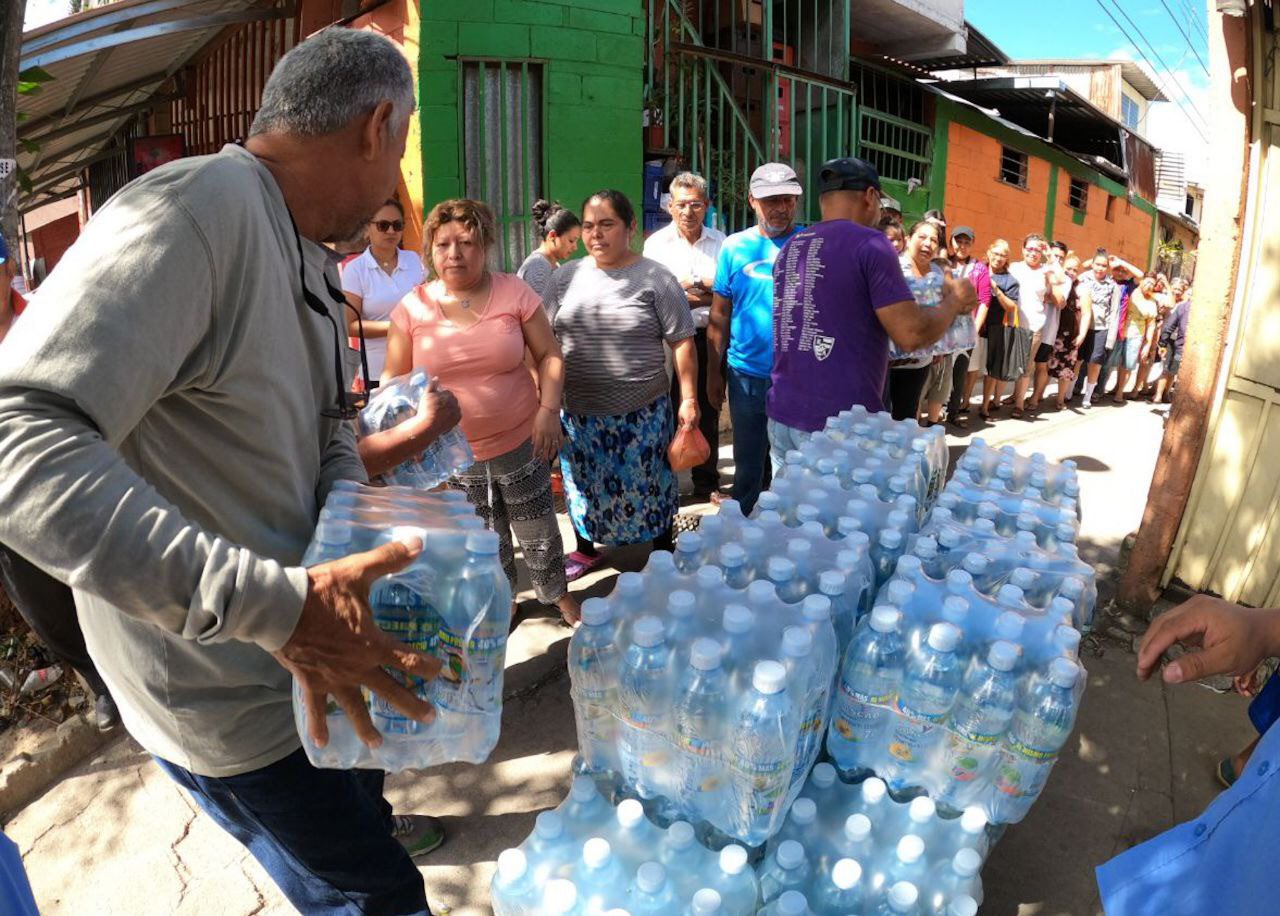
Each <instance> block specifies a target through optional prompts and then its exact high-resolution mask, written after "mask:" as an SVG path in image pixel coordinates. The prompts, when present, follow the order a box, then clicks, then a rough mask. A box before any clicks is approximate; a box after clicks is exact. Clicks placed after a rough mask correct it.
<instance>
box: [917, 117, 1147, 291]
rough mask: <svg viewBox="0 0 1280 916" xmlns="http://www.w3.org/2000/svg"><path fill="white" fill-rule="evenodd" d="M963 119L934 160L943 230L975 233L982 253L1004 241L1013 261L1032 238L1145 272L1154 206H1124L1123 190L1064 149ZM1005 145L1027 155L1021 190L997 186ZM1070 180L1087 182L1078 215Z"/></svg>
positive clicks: (952, 126) (949, 126)
mask: <svg viewBox="0 0 1280 916" xmlns="http://www.w3.org/2000/svg"><path fill="white" fill-rule="evenodd" d="M939 117H940V118H944V119H945V118H946V117H947V112H945V111H943V110H940V111H939ZM964 118H965V120H966V121H968V122H969V123H962V122H961V121H960V120H948V121H947V122H946V124H945V132H946V149H945V157H944V158H940V159H939V161H935V163H934V168H935V169H936V168H942V169H945V182H944V184H943V200H942V201H941V206H942V208H943V211H944V212H945V213H946V215H947V221H948V223H949V224H950V225H952V226H958V225H968V226H972V227H973V229H974V231H975V232H976V233H977V236H978V238H977V243H978V248H979V251H980V252H982V251H985V250H986V247H987V245H989V244H990V243H991V241H992V240H993V239H996V238H1004V239H1006V240H1007V241H1008V242H1009V244H1010V249H1011V253H1012V255H1013V257H1014V259H1015V260H1016V259H1017V258H1019V257H1020V254H1021V240H1022V238H1023V237H1024V236H1026V235H1028V234H1030V233H1032V232H1035V233H1038V234H1041V235H1047V236H1048V237H1049V238H1051V239H1061V240H1062V241H1065V242H1066V243H1067V244H1068V245H1069V246H1071V248H1072V249H1074V250H1075V251H1076V252H1077V253H1078V254H1080V255H1081V256H1085V257H1087V256H1089V255H1091V254H1093V252H1094V250H1095V249H1096V248H1099V247H1104V248H1106V249H1107V250H1108V251H1109V252H1111V253H1113V254H1118V255H1120V256H1121V257H1123V258H1125V259H1126V260H1129V261H1132V262H1133V263H1135V264H1137V265H1138V266H1139V267H1145V266H1146V265H1147V263H1148V261H1149V259H1150V257H1151V246H1152V242H1153V238H1154V235H1153V231H1154V225H1155V220H1156V216H1155V208H1154V206H1153V205H1151V204H1150V203H1149V202H1146V201H1142V200H1133V201H1131V200H1129V199H1128V197H1127V195H1126V193H1125V189H1124V188H1123V187H1121V186H1120V185H1118V184H1116V183H1115V182H1114V181H1111V180H1109V179H1107V178H1105V177H1104V176H1102V175H1101V174H1100V173H1098V172H1095V171H1092V170H1090V169H1088V168H1087V167H1086V166H1084V165H1083V164H1082V163H1078V162H1076V161H1075V160H1072V159H1071V158H1070V157H1069V156H1066V155H1065V154H1064V153H1062V151H1061V150H1057V149H1054V148H1052V147H1049V146H1047V144H1043V143H1040V142H1039V141H1038V140H1035V139H1034V138H1030V137H1026V136H1025V135H1022V134H1019V133H1017V132H1014V131H1010V130H1009V129H1008V128H1005V127H1003V125H999V124H998V123H997V122H994V121H989V119H987V120H988V124H989V127H987V129H984V126H986V125H983V124H982V123H981V121H982V120H983V119H984V116H982V115H981V114H979V113H976V112H974V113H970V112H965V113H964ZM1004 146H1010V147H1013V148H1016V149H1021V150H1022V151H1024V152H1026V153H1027V186H1026V188H1017V187H1014V186H1012V185H1009V184H1006V183H1005V182H1002V181H1000V180H999V176H1000V156H1001V148H1002V147H1004ZM1072 177H1077V178H1082V179H1084V180H1085V181H1087V182H1088V183H1089V195H1088V202H1087V205H1086V207H1085V212H1084V214H1083V215H1081V214H1079V213H1078V212H1077V211H1076V210H1074V209H1072V208H1071V207H1070V206H1069V205H1068V194H1069V193H1070V184H1071V181H1070V179H1071V178H1072ZM1109 197H1114V198H1115V200H1114V202H1113V203H1112V205H1111V219H1107V200H1108V198H1109ZM933 205H934V206H939V202H938V201H936V200H935V201H934V202H933Z"/></svg>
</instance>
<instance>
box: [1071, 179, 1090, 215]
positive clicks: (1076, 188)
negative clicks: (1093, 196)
mask: <svg viewBox="0 0 1280 916" xmlns="http://www.w3.org/2000/svg"><path fill="white" fill-rule="evenodd" d="M1067 206H1069V207H1070V208H1071V209H1072V210H1079V211H1080V212H1081V213H1083V212H1084V211H1085V210H1087V209H1088V207H1089V182H1087V181H1085V180H1084V179H1083V178H1072V179H1071V184H1070V186H1068V188H1067Z"/></svg>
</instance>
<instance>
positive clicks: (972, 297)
mask: <svg viewBox="0 0 1280 916" xmlns="http://www.w3.org/2000/svg"><path fill="white" fill-rule="evenodd" d="M942 273H943V277H944V279H943V281H942V304H943V305H946V306H947V307H949V308H950V309H951V314H953V315H963V314H964V313H965V312H972V311H973V310H974V309H976V308H977V307H978V291H977V290H976V289H974V288H973V284H972V283H970V282H969V280H968V279H967V278H965V277H956V276H954V275H953V274H952V273H951V268H950V267H945V268H943V271H942Z"/></svg>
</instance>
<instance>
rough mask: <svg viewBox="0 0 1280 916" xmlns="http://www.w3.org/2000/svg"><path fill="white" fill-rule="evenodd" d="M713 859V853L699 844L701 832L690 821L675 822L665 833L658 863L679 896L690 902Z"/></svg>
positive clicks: (700, 885)
mask: <svg viewBox="0 0 1280 916" xmlns="http://www.w3.org/2000/svg"><path fill="white" fill-rule="evenodd" d="M710 860H711V853H710V852H709V851H707V850H706V849H704V848H703V847H702V846H700V845H699V844H698V838H697V833H696V832H695V831H694V829H693V826H692V825H691V824H690V823H689V822H688V821H675V822H673V823H672V824H671V826H669V827H668V828H667V829H666V830H665V831H664V832H663V836H662V844H661V846H659V848H658V861H659V862H661V863H662V865H663V867H664V868H666V870H667V875H668V877H669V878H670V879H671V881H672V883H673V884H674V885H675V889H676V896H677V897H679V898H681V899H686V898H688V897H689V896H690V895H691V894H692V893H693V892H694V891H695V890H697V889H698V888H700V887H702V883H703V881H704V880H705V877H706V871H707V869H708V868H709V867H710V865H711V861H710Z"/></svg>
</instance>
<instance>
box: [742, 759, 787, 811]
mask: <svg viewBox="0 0 1280 916" xmlns="http://www.w3.org/2000/svg"><path fill="white" fill-rule="evenodd" d="M734 767H735V768H736V769H737V770H738V772H739V773H740V774H742V776H743V777H744V780H743V781H744V784H745V785H746V787H747V790H748V793H747V797H746V814H747V816H748V817H749V818H750V819H751V820H752V821H754V820H756V819H758V818H764V819H768V818H771V817H773V815H774V813H775V812H776V811H777V810H778V806H779V805H780V804H781V803H782V799H783V797H784V796H785V795H786V792H787V786H788V782H787V779H786V774H787V760H785V759H783V758H779V757H774V756H772V755H769V756H756V755H747V754H745V753H742V752H739V753H738V754H737V755H735V759H734Z"/></svg>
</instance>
